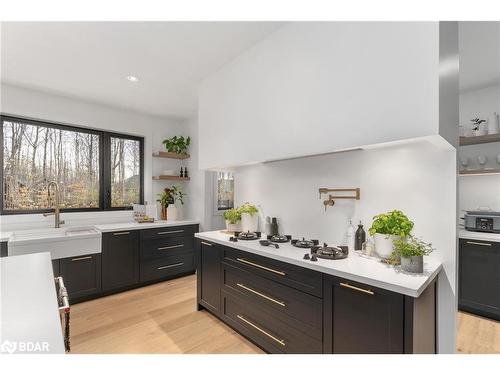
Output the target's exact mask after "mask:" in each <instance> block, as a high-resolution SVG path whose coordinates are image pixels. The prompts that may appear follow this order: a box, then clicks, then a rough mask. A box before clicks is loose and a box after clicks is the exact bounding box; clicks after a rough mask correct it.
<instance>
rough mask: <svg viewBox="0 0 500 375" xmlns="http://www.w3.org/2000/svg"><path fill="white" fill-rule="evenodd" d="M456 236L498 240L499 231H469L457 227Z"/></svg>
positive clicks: (499, 236)
mask: <svg viewBox="0 0 500 375" xmlns="http://www.w3.org/2000/svg"><path fill="white" fill-rule="evenodd" d="M458 238H465V239H469V240H482V241H493V242H500V233H485V232H471V231H468V230H465V229H459V231H458Z"/></svg>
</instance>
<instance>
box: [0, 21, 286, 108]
mask: <svg viewBox="0 0 500 375" xmlns="http://www.w3.org/2000/svg"><path fill="white" fill-rule="evenodd" d="M282 25H283V23H280V22H4V23H2V30H1V42H2V43H1V78H2V82H5V83H8V84H13V85H18V86H23V87H28V88H33V89H38V90H43V91H48V92H53V93H57V94H60V95H64V96H69V97H75V98H79V99H84V100H89V101H93V102H98V103H103V104H107V105H112V106H117V107H120V108H126V109H129V110H133V111H138V112H141V113H147V114H152V115H156V116H164V117H165V116H167V117H180V118H185V117H189V116H192V115H193V114H194V113H195V112H196V108H197V95H196V91H197V87H198V85H199V84H200V82H201V81H202V80H203V79H204V78H206V77H207V76H209V75H210V74H211V73H213V72H214V71H216V70H218V69H219V68H221V67H222V66H223V65H224V64H225V63H227V62H229V61H231V60H232V59H234V58H235V57H236V56H237V55H239V54H240V53H241V52H243V51H244V50H246V49H248V48H249V47H251V46H252V45H254V44H255V43H257V42H258V41H260V40H261V39H263V38H265V37H266V36H267V35H268V34H270V33H271V32H273V31H274V30H276V29H277V28H279V27H280V26H282ZM129 75H135V76H138V77H139V79H140V80H139V81H138V82H135V83H134V82H130V81H128V80H127V79H126V77H127V76H129Z"/></svg>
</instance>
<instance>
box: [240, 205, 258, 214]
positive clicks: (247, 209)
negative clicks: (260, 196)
mask: <svg viewBox="0 0 500 375" xmlns="http://www.w3.org/2000/svg"><path fill="white" fill-rule="evenodd" d="M238 210H239V211H240V214H250V215H251V216H253V215H255V214H256V213H257V212H259V210H258V209H257V207H255V206H254V205H251V204H250V203H248V202H246V203H245V204H244V205H243V206H241V207H240V208H239V209H238Z"/></svg>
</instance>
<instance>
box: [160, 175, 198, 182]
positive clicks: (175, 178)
mask: <svg viewBox="0 0 500 375" xmlns="http://www.w3.org/2000/svg"><path fill="white" fill-rule="evenodd" d="M153 180H155V181H160V180H172V181H189V180H190V178H189V177H180V176H166V175H161V176H153Z"/></svg>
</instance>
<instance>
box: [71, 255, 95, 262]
mask: <svg viewBox="0 0 500 375" xmlns="http://www.w3.org/2000/svg"><path fill="white" fill-rule="evenodd" d="M87 259H92V257H91V256H88V257H81V258H73V259H71V261H72V262H79V261H81V260H87Z"/></svg>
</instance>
